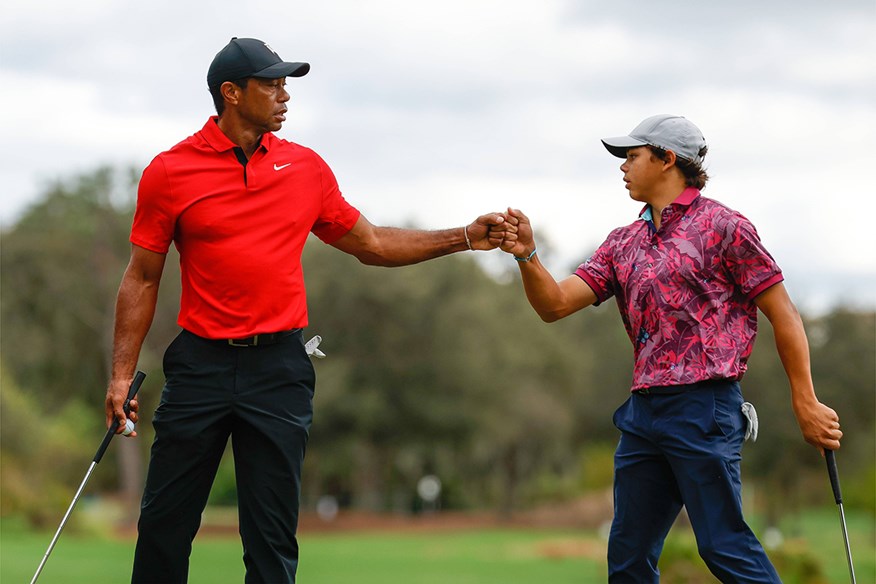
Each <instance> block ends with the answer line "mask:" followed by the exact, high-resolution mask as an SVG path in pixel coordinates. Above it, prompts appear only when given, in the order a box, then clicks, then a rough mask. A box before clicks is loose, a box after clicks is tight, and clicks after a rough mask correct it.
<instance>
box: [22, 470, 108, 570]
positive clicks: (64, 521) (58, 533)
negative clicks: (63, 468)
mask: <svg viewBox="0 0 876 584" xmlns="http://www.w3.org/2000/svg"><path fill="white" fill-rule="evenodd" d="M96 466H97V463H96V462H94V461H92V463H91V465H90V466H89V467H88V472H87V473H85V478H84V479H82V484H80V485H79V490H77V491H76V495H75V496H74V497H73V502H72V503H70V506H69V507H68V508H67V512H66V513H65V514H64V518H63V519H62V520H61V525H59V526H58V530H57V531H56V532H55V537H53V538H52V542H51V543H50V544H49V548H48V549H47V550H46V553H45V555H44V556H43V559H42V561H41V562H40V565H39V567H37V570H36V573H35V574H34V575H33V578H32V579H31V581H30V584H34V583H35V582H36V581H37V578H39V577H40V572H42V571H43V566H45V565H46V561H48V559H49V554H51V553H52V549H53V548H54V547H55V544H56V543H57V542H58V538H59V537H61V531H63V530H64V526H65V525H67V520H68V519H70V514H71V513H73V507H75V506H76V503H77V502H78V501H79V497H80V496H81V495H82V491H84V490H85V485H86V484H88V479H90V478H91V473H93V472H94V467H96Z"/></svg>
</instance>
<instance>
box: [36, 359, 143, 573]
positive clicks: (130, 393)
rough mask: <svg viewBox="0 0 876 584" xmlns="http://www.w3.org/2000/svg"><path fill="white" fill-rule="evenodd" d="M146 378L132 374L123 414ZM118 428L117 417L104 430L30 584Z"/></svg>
mask: <svg viewBox="0 0 876 584" xmlns="http://www.w3.org/2000/svg"><path fill="white" fill-rule="evenodd" d="M144 379H146V374H145V373H143V372H142V371H138V372H137V374H136V375H134V381H133V382H131V388H130V389H129V390H128V398H127V399H126V400H125V404H124V406H123V409H124V412H125V415H126V416H127V415H128V410H129V409H130V404H131V400H132V399H134V396H135V395H137V392H138V391H139V390H140V386H141V385H142V384H143V380H144ZM118 428H119V421H118V420H117V419H115V420H113V423H112V424H111V425H110V427H109V429H108V430H107V431H106V436H104V437H103V442H101V443H100V447H99V448H98V449H97V453H95V455H94V459H93V460H92V461H91V466H89V467H88V472H87V473H85V478H84V479H82V484H80V485H79V490H77V491H76V495H75V496H74V497H73V502H72V503H70V507H68V508H67V513H65V514H64V518H63V519H62V520H61V525H59V526H58V531H56V532H55V537H53V538H52V542H51V543H50V544H49V549H47V550H46V554H45V555H44V556H43V560H42V561H41V562H40V565H39V567H38V568H37V570H36V573H35V574H34V575H33V579H32V580H31V581H30V584H34V583H35V582H36V581H37V578H39V577H40V572H42V571H43V566H45V565H46V561H47V560H48V559H49V554H51V553H52V548H54V547H55V543H57V541H58V537H60V535H61V531H62V530H63V529H64V526H65V525H67V520H68V519H69V518H70V514H71V513H72V512H73V507H75V506H76V502H77V501H79V497H80V496H81V495H82V491H83V490H85V485H86V483H88V479H89V478H91V473H92V472H94V467H95V466H97V463H98V462H100V459H101V458H103V453H104V452H106V449H107V446H109V443H110V440H112V439H113V436H115V434H116V430H117V429H118Z"/></svg>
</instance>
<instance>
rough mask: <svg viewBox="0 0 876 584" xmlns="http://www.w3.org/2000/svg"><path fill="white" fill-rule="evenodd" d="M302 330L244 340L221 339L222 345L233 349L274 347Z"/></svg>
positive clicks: (255, 336)
mask: <svg viewBox="0 0 876 584" xmlns="http://www.w3.org/2000/svg"><path fill="white" fill-rule="evenodd" d="M300 332H301V329H300V328H295V329H289V330H288V331H280V332H278V333H264V334H261V335H253V336H251V337H245V338H243V339H220V340H219V342H220V343H222V344H228V345H230V346H232V347H261V346H263V345H273V344H276V343H279V342H280V341H282V340H283V339H285V338H286V337H288V336H291V335H294V334H296V333H300Z"/></svg>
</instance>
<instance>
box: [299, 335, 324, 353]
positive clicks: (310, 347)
mask: <svg viewBox="0 0 876 584" xmlns="http://www.w3.org/2000/svg"><path fill="white" fill-rule="evenodd" d="M321 342H322V337H321V336H319V335H316V336H314V337H313V338H312V339H310V340H309V341H307V342H306V343H304V351H305V352H306V353H307V354H308V355H310V356H311V357H316V358H317V359H325V353H323V352H322V351H320V350H319V349H317V347H319V344H320V343H321Z"/></svg>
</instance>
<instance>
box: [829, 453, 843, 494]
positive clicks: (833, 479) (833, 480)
mask: <svg viewBox="0 0 876 584" xmlns="http://www.w3.org/2000/svg"><path fill="white" fill-rule="evenodd" d="M824 458H825V460H826V461H827V474H828V476H830V488H832V489H833V498H834V499H835V500H836V504H837V505H839V504H840V503H842V502H843V494H842V492H841V491H840V483H839V473H838V472H837V470H836V457H835V456H834V454H833V450H825V451H824Z"/></svg>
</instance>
